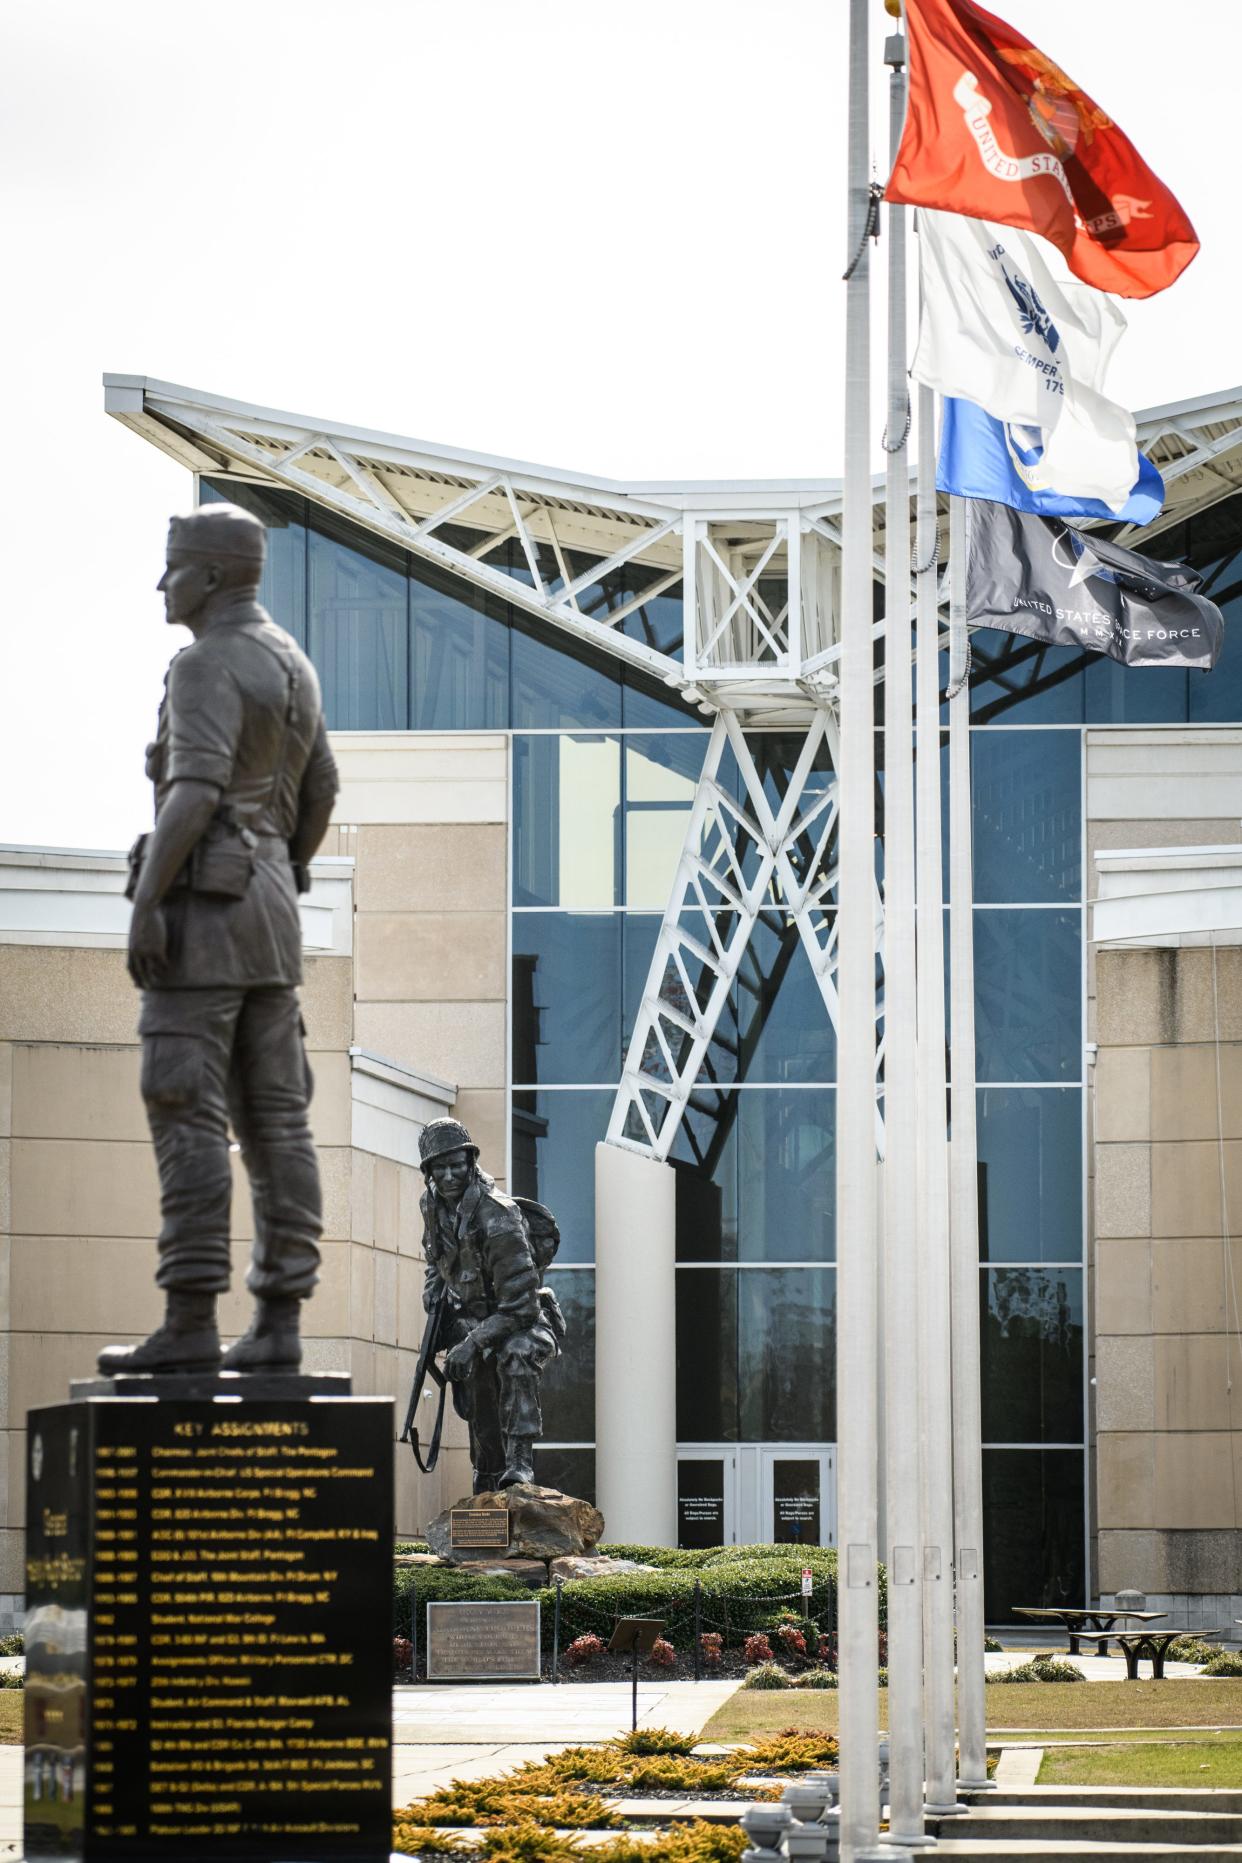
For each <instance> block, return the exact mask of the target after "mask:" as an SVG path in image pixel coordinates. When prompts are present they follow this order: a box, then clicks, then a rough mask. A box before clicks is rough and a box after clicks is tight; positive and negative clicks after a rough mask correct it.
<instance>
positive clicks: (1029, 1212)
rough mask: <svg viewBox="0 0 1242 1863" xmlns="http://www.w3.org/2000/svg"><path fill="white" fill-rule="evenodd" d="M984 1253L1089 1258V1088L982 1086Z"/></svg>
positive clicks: (1009, 1257) (992, 1257)
mask: <svg viewBox="0 0 1242 1863" xmlns="http://www.w3.org/2000/svg"><path fill="white" fill-rule="evenodd" d="M978 1135H979V1150H978V1157H979V1258H980V1260H981V1261H1040V1260H1044V1261H1078V1260H1079V1259H1080V1258H1081V1256H1082V1094H1081V1090H1080V1089H1079V1088H1077V1087H1055V1088H1052V1087H1041V1088H1039V1089H1038V1090H1035V1089H1028V1090H1025V1091H1024V1090H1023V1089H1022V1088H1021V1087H981V1088H980V1089H979V1094H978Z"/></svg>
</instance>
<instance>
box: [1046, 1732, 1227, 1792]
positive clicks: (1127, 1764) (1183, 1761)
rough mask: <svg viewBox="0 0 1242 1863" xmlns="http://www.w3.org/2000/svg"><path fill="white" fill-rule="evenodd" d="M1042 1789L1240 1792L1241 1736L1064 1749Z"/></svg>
mask: <svg viewBox="0 0 1242 1863" xmlns="http://www.w3.org/2000/svg"><path fill="white" fill-rule="evenodd" d="M1039 1783H1040V1785H1192V1786H1216V1787H1222V1786H1242V1734H1236V1733H1235V1734H1228V1735H1225V1734H1222V1735H1218V1736H1217V1738H1216V1739H1215V1740H1210V1741H1209V1740H1191V1741H1185V1742H1180V1741H1178V1742H1174V1741H1166V1740H1162V1741H1156V1740H1146V1741H1143V1742H1141V1743H1139V1742H1136V1743H1134V1744H1133V1745H1131V1744H1130V1743H1126V1744H1125V1745H1118V1746H1101V1747H1067V1748H1065V1749H1063V1750H1062V1751H1061V1752H1058V1753H1049V1754H1048V1755H1047V1757H1046V1758H1045V1760H1044V1763H1043V1765H1042V1766H1041V1767H1040V1769H1039Z"/></svg>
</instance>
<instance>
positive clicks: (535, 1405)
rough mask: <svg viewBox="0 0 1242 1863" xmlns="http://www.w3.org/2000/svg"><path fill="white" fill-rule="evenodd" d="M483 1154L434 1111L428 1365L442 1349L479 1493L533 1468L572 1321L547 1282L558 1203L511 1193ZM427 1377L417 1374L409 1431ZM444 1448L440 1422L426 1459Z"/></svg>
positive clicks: (427, 1247)
mask: <svg viewBox="0 0 1242 1863" xmlns="http://www.w3.org/2000/svg"><path fill="white" fill-rule="evenodd" d="M478 1160H479V1148H478V1146H477V1145H476V1144H475V1143H474V1141H473V1139H472V1138H471V1137H470V1134H469V1132H467V1130H466V1128H465V1126H463V1125H460V1124H459V1123H458V1121H457V1120H456V1119H433V1120H432V1122H431V1124H430V1125H429V1126H427V1127H426V1128H425V1129H424V1131H423V1132H422V1134H421V1136H420V1138H419V1161H420V1163H421V1165H422V1170H423V1176H424V1177H425V1179H426V1180H427V1189H426V1191H425V1193H424V1195H423V1198H422V1205H421V1207H422V1212H423V1247H424V1251H425V1253H426V1259H427V1276H426V1282H425V1285H424V1289H423V1306H424V1307H425V1309H426V1311H427V1313H428V1316H429V1318H428V1327H427V1338H426V1340H425V1341H424V1350H423V1354H422V1359H421V1361H420V1372H421V1371H425V1370H426V1369H427V1368H428V1366H429V1365H430V1364H432V1363H433V1362H434V1355H435V1353H436V1352H438V1351H445V1353H446V1356H445V1359H444V1375H445V1376H446V1377H447V1378H448V1380H449V1381H450V1382H451V1384H452V1387H453V1407H454V1409H455V1410H456V1411H457V1414H458V1416H459V1417H464V1418H465V1420H466V1422H467V1423H468V1424H469V1426H470V1460H471V1463H472V1464H473V1467H474V1491H475V1493H476V1494H485V1493H490V1492H491V1491H492V1490H494V1489H497V1488H511V1487H513V1486H514V1485H515V1484H516V1483H517V1482H521V1481H533V1480H534V1478H535V1469H534V1461H533V1455H534V1448H535V1444H536V1443H537V1442H538V1440H539V1438H540V1436H541V1435H542V1434H543V1419H542V1417H541V1415H540V1410H539V1385H540V1381H541V1379H542V1377H543V1372H544V1368H545V1366H547V1364H548V1363H549V1362H550V1360H552V1359H554V1358H555V1357H556V1356H557V1355H558V1353H559V1352H560V1348H561V1342H562V1340H563V1339H564V1337H565V1319H564V1315H563V1314H562V1312H561V1309H560V1304H559V1302H558V1301H557V1298H556V1295H555V1294H554V1293H553V1292H552V1290H551V1288H548V1287H543V1286H541V1281H542V1277H543V1271H544V1269H545V1268H546V1267H547V1266H548V1263H549V1262H550V1261H551V1260H552V1258H553V1256H554V1255H555V1254H556V1250H557V1247H558V1245H559V1243H560V1234H559V1231H558V1230H557V1227H556V1223H555V1221H554V1219H553V1217H552V1215H551V1213H550V1212H549V1211H548V1210H545V1209H544V1208H543V1206H542V1204H538V1203H532V1202H528V1201H527V1200H526V1199H525V1198H515V1197H506V1196H505V1195H504V1194H503V1193H502V1192H501V1191H498V1190H497V1189H496V1184H495V1180H494V1179H493V1178H491V1177H489V1176H488V1174H487V1172H486V1171H483V1170H481V1169H480V1168H479V1162H478ZM437 1381H439V1380H438V1379H437ZM420 1386H421V1378H416V1380H415V1390H414V1394H413V1396H412V1397H411V1400H410V1416H409V1418H407V1422H406V1436H407V1439H408V1438H409V1437H410V1432H411V1430H412V1425H413V1417H414V1411H415V1406H416V1405H417V1402H418V1397H419V1392H420ZM438 1446H439V1445H438V1425H437V1440H436V1442H435V1443H434V1444H433V1448H432V1456H431V1460H430V1462H429V1463H427V1464H426V1465H425V1466H427V1467H434V1465H435V1454H436V1452H437V1451H438ZM416 1454H417V1446H416ZM419 1459H420V1462H421V1457H420V1458H419Z"/></svg>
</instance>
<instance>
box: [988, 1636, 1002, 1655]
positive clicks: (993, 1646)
mask: <svg viewBox="0 0 1242 1863" xmlns="http://www.w3.org/2000/svg"><path fill="white" fill-rule="evenodd" d="M983 1647H984V1649H985V1650H986V1651H987V1653H988V1654H989V1655H991V1656H997V1655H1001V1654H1003V1652H1004V1648H1005V1645H1004V1644H1003V1643H1001V1642H998V1640H997V1639H996V1638H995V1637H989V1636H985V1637H984V1639H983Z"/></svg>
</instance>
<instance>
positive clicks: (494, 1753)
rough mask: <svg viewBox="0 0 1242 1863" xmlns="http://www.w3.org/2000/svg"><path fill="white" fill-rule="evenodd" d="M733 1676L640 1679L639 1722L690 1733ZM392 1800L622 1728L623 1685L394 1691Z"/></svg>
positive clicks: (626, 1704) (626, 1709)
mask: <svg viewBox="0 0 1242 1863" xmlns="http://www.w3.org/2000/svg"><path fill="white" fill-rule="evenodd" d="M736 1687H737V1682H736V1681H711V1682H650V1681H646V1680H640V1682H639V1685H638V1724H639V1726H640V1727H669V1728H672V1729H673V1730H674V1731H675V1732H677V1733H683V1734H697V1733H698V1731H699V1729H700V1728H701V1727H702V1726H703V1724H704V1723H705V1722H706V1721H708V1720H710V1719H711V1717H712V1715H713V1714H714V1713H715V1712H716V1709H717V1708H718V1707H720V1706H721V1704H722V1703H723V1702H726V1701H727V1700H728V1699H729V1697H730V1695H731V1694H732V1693H733V1691H734V1689H735V1688H736ZM392 1709H393V1713H392V1719H393V1741H394V1746H393V1803H394V1804H395V1805H404V1804H408V1802H409V1801H410V1800H411V1799H413V1798H423V1797H425V1796H426V1795H427V1793H428V1792H434V1791H436V1790H437V1789H438V1788H439V1787H440V1786H442V1785H447V1784H448V1783H449V1781H450V1780H451V1779H482V1778H486V1777H487V1776H488V1775H489V1774H490V1773H497V1772H508V1771H510V1770H511V1769H512V1768H513V1767H515V1766H520V1765H522V1764H523V1762H524V1761H526V1760H543V1759H546V1758H547V1756H548V1754H549V1753H555V1752H557V1751H558V1750H559V1749H560V1748H561V1747H566V1746H577V1745H580V1744H584V1743H588V1742H591V1741H596V1740H611V1739H613V1738H615V1736H616V1735H618V1734H623V1733H626V1732H628V1730H629V1726H630V1711H631V1695H630V1685H629V1683H628V1682H561V1683H559V1684H555V1685H554V1684H553V1683H551V1682H510V1683H507V1684H499V1685H497V1686H495V1687H489V1686H488V1685H487V1684H486V1683H479V1682H475V1683H471V1684H469V1685H467V1686H464V1687H454V1686H452V1685H451V1684H445V1683H438V1684H430V1685H427V1684H424V1685H423V1686H421V1687H415V1688H398V1689H394V1691H393V1702H392Z"/></svg>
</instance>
